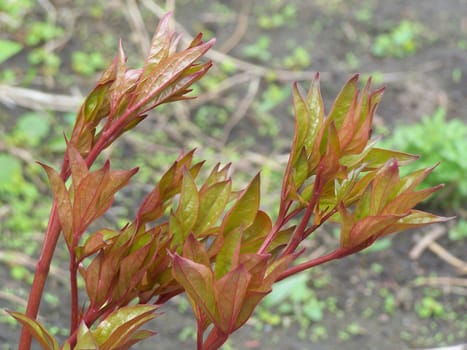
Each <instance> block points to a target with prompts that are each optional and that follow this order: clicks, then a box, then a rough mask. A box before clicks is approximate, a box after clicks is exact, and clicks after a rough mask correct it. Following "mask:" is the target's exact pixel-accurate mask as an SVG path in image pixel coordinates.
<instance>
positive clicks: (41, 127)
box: [15, 112, 50, 146]
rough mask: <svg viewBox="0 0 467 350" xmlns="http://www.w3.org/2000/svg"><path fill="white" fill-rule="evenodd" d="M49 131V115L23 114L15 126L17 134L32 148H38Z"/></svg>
mask: <svg viewBox="0 0 467 350" xmlns="http://www.w3.org/2000/svg"><path fill="white" fill-rule="evenodd" d="M49 131H50V122H49V119H48V118H47V115H41V114H39V113H35V112H30V113H24V114H22V115H21V116H20V118H19V119H18V122H17V123H16V125H15V134H17V135H18V138H20V139H21V140H24V142H25V143H26V144H27V145H30V146H38V145H39V143H40V142H41V141H42V140H43V139H44V138H45V137H46V136H47V135H48V133H49Z"/></svg>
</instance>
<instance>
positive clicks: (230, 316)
mask: <svg viewBox="0 0 467 350" xmlns="http://www.w3.org/2000/svg"><path fill="white" fill-rule="evenodd" d="M250 279H251V274H250V273H249V272H248V271H247V270H246V269H245V267H244V266H243V265H239V266H238V267H237V268H235V269H234V270H231V271H229V272H228V273H227V274H226V275H224V276H223V277H222V278H221V279H220V280H218V281H216V285H215V286H216V288H215V292H216V304H217V310H218V312H219V319H218V321H217V322H216V323H215V324H216V326H217V327H218V328H219V329H221V330H222V331H223V332H224V333H231V332H232V331H233V330H234V326H235V323H236V321H237V318H238V315H239V314H240V311H241V308H242V305H243V302H244V299H245V296H246V292H247V288H248V284H249V282H250Z"/></svg>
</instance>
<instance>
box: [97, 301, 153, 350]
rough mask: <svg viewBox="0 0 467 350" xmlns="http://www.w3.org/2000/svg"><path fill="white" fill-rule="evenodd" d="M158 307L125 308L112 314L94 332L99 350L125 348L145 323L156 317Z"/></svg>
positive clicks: (138, 306) (134, 306) (133, 306)
mask: <svg viewBox="0 0 467 350" xmlns="http://www.w3.org/2000/svg"><path fill="white" fill-rule="evenodd" d="M156 309H157V306H156V305H141V304H139V305H132V306H124V307H121V308H119V309H117V310H116V311H114V312H112V313H111V314H110V315H109V316H107V317H106V318H105V319H104V320H103V321H101V322H100V323H99V325H98V326H97V327H96V329H95V330H94V331H93V332H92V333H93V336H94V338H95V339H96V341H97V342H98V344H99V350H111V349H116V348H118V347H120V346H124V345H125V344H126V342H127V341H129V340H131V338H132V336H133V335H134V334H135V333H136V332H137V330H138V328H139V327H141V325H143V324H144V323H146V322H148V321H150V320H151V319H153V318H154V317H155V316H156V315H155V314H154V312H155V311H156Z"/></svg>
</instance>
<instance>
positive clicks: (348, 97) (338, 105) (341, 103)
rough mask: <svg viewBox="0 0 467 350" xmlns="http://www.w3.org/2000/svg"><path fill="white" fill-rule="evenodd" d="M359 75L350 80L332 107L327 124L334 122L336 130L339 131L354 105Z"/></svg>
mask: <svg viewBox="0 0 467 350" xmlns="http://www.w3.org/2000/svg"><path fill="white" fill-rule="evenodd" d="M358 78H359V76H358V74H355V75H354V76H353V77H352V78H350V79H349V80H348V81H347V82H346V83H345V85H344V87H343V88H342V90H341V91H340V92H339V95H337V97H336V99H335V100H334V103H333V105H332V108H331V111H330V112H329V115H328V118H327V121H326V122H327V123H330V122H334V123H335V125H336V128H337V129H339V128H340V127H341V124H342V122H343V120H344V117H345V115H346V114H347V112H348V110H349V109H350V106H351V105H352V103H353V100H354V97H355V94H356V93H357V91H358Z"/></svg>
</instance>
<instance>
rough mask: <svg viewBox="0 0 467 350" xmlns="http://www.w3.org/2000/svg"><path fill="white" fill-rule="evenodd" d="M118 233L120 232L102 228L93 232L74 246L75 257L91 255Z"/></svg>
mask: <svg viewBox="0 0 467 350" xmlns="http://www.w3.org/2000/svg"><path fill="white" fill-rule="evenodd" d="M119 234H120V232H118V231H113V230H110V229H102V230H99V231H97V232H95V233H93V234H92V235H90V236H89V237H88V238H87V239H86V241H85V242H84V244H83V245H82V246H79V247H77V248H76V255H77V259H78V260H83V259H84V258H86V257H88V256H91V255H92V254H94V253H96V252H97V251H99V250H100V249H102V248H104V247H105V246H106V245H107V244H108V241H109V240H110V239H112V238H114V237H117V236H118V235H119Z"/></svg>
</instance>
